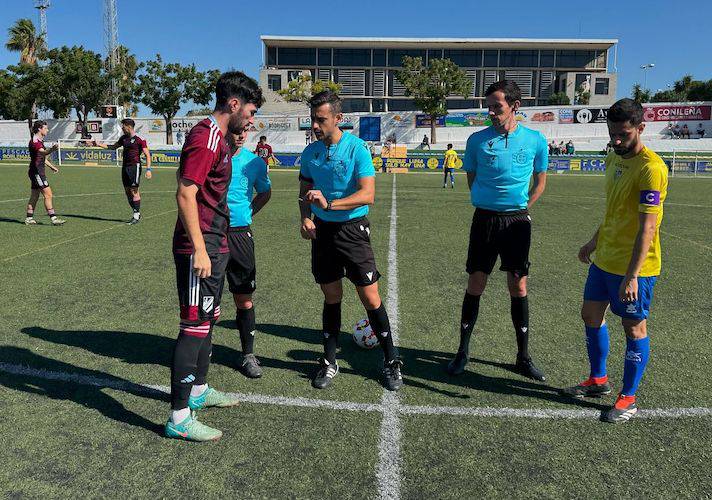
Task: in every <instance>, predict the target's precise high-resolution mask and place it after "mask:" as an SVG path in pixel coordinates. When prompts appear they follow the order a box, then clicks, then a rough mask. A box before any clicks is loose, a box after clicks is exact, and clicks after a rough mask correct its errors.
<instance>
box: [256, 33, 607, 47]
mask: <svg viewBox="0 0 712 500" xmlns="http://www.w3.org/2000/svg"><path fill="white" fill-rule="evenodd" d="M260 39H261V40H262V42H263V43H264V44H265V45H270V46H278V47H297V46H299V47H324V46H325V45H329V46H332V47H335V46H343V47H346V46H348V47H364V48H366V47H374V46H376V45H377V46H378V47H385V48H420V47H423V46H424V45H427V46H428V47H437V46H440V47H443V48H446V47H447V48H452V47H457V48H463V49H464V48H479V49H481V48H518V49H523V48H528V49H531V48H537V49H547V48H559V49H562V48H564V49H566V48H571V49H608V48H610V47H612V46H613V45H615V44H617V43H618V40H617V39H615V38H611V39H609V38H392V37H390V38H389V37H326V36H276V35H262V36H261V37H260Z"/></svg>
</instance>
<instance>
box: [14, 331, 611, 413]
mask: <svg viewBox="0 0 712 500" xmlns="http://www.w3.org/2000/svg"><path fill="white" fill-rule="evenodd" d="M218 326H220V327H222V328H227V329H230V330H232V331H234V332H235V335H237V330H236V329H235V322H234V320H223V321H220V322H219V323H218ZM257 330H258V332H260V333H263V334H266V335H271V336H275V337H281V338H285V339H290V340H294V341H297V342H302V343H306V344H310V345H311V346H312V348H310V349H292V350H289V351H288V352H287V358H288V359H276V358H269V357H265V356H262V355H261V354H260V352H259V342H260V340H259V335H260V333H258V343H257V352H256V354H257V357H258V358H259V360H260V363H261V364H262V366H263V367H264V368H265V369H280V370H287V371H291V372H294V373H297V374H298V375H299V376H300V377H302V378H305V379H306V378H310V377H312V376H313V375H314V373H315V371H316V370H317V364H316V359H317V358H318V357H319V356H321V355H322V352H323V351H322V348H321V339H322V332H321V330H316V329H313V328H302V327H298V326H292V325H279V324H271V323H261V324H258V325H257ZM22 332H23V333H25V334H27V335H28V336H30V337H33V338H37V339H41V340H43V341H46V342H51V343H56V344H62V345H67V346H72V347H77V348H80V349H84V350H87V351H89V352H92V353H94V354H97V355H100V356H105V357H111V358H116V359H120V360H122V361H124V362H126V363H130V364H147V365H160V366H165V367H170V365H171V359H172V353H173V346H174V344H175V340H174V339H172V338H168V337H163V336H160V335H151V334H147V333H129V332H121V331H110V330H106V331H91V330H84V331H82V330H51V329H46V328H42V327H36V326H35V327H27V328H23V329H22ZM349 336H350V335H349V334H346V333H343V332H342V335H341V336H340V339H339V345H340V350H339V359H342V360H344V361H346V363H342V364H341V366H340V368H341V371H342V373H347V374H351V375H357V376H361V377H365V378H367V379H370V380H374V381H377V382H378V383H380V381H381V378H382V376H383V375H382V367H383V354H382V351H381V349H380V348H378V347H377V348H375V349H373V350H370V351H368V350H363V349H361V348H359V347H358V346H356V344H354V343H353V342H352V341H351V339H350V338H349ZM265 342H268V340H265ZM399 351H400V355H401V357H402V359H403V361H404V367H403V375H404V381H405V384H406V385H407V386H410V387H416V388H419V389H423V390H427V391H431V392H436V393H438V394H442V395H444V396H447V397H451V398H454V399H459V400H463V399H469V398H470V397H471V396H470V395H469V394H466V393H463V392H462V391H461V390H460V389H468V390H471V389H474V390H476V391H482V392H489V393H494V394H502V395H506V396H519V397H528V398H535V399H541V400H544V401H551V402H555V403H559V404H565V405H573V406H578V407H584V408H595V409H604V405H601V404H598V403H595V402H590V401H585V400H584V401H581V400H576V399H571V398H568V397H565V396H562V395H561V394H559V388H556V387H552V386H550V385H547V384H542V383H538V382H534V381H530V380H528V379H524V378H522V377H521V376H519V375H516V374H514V365H511V364H506V363H497V362H494V361H487V360H482V359H472V360H471V362H470V364H469V365H468V369H467V371H466V372H465V373H464V374H462V375H460V376H458V377H451V376H450V375H448V374H447V373H446V372H445V365H446V364H447V362H448V361H449V360H450V359H451V357H452V353H449V352H442V351H431V350H422V349H413V348H408V347H401V348H399ZM241 357H242V356H241V353H240V351H238V350H236V349H233V348H231V347H227V346H224V345H220V344H216V343H213V355H212V361H211V362H212V363H214V364H219V365H223V366H226V367H229V368H233V369H235V370H237V371H239V368H240V367H239V363H240V360H241ZM346 364H348V366H346ZM477 364H483V365H491V366H494V367H497V368H500V369H502V370H504V371H507V372H511V373H512V374H513V377H508V376H507V377H495V376H489V375H483V374H480V373H477V372H476V366H477ZM67 367H68V370H69V371H75V369H74V367H73V366H71V365H67Z"/></svg>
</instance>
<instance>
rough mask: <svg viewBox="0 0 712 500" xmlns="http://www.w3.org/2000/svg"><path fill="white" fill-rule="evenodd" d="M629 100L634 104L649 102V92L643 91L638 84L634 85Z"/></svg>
mask: <svg viewBox="0 0 712 500" xmlns="http://www.w3.org/2000/svg"><path fill="white" fill-rule="evenodd" d="M631 98H632V99H633V100H634V101H635V102H639V103H644V102H650V90H647V89H646V90H643V89H642V88H641V86H640V84H639V83H636V84H635V85H633V92H632V94H631Z"/></svg>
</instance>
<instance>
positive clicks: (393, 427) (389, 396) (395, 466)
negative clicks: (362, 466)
mask: <svg viewBox="0 0 712 500" xmlns="http://www.w3.org/2000/svg"><path fill="white" fill-rule="evenodd" d="M396 178H397V177H396V176H393V189H392V191H391V216H390V219H391V223H390V232H389V237H388V243H389V244H388V299H387V303H386V305H387V307H386V309H387V310H388V317H389V318H388V319H389V322H390V324H391V335H392V338H393V343H394V344H395V345H398V329H399V318H398V250H397V244H398V240H397V218H398V207H397V204H396ZM381 407H382V412H383V419H382V420H381V432H380V436H379V438H378V465H377V467H376V481H377V483H378V498H380V499H384V500H385V499H388V500H399V499H400V483H401V425H400V419H399V413H400V398H399V397H398V393H397V392H391V391H389V390H388V389H384V390H383V397H382V398H381Z"/></svg>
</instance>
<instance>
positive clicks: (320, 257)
mask: <svg viewBox="0 0 712 500" xmlns="http://www.w3.org/2000/svg"><path fill="white" fill-rule="evenodd" d="M314 224H315V225H316V239H315V240H312V274H313V275H314V279H315V280H316V282H317V283H319V284H320V285H321V284H325V283H332V282H334V281H338V280H340V279H341V278H343V277H344V276H346V277H347V278H348V279H349V280H350V281H351V282H352V283H353V284H354V285H356V286H368V285H371V284H373V283H376V282H377V281H378V278H380V277H381V274H380V273H379V272H378V269H377V268H376V259H375V257H374V255H373V249H372V248H371V224H370V223H369V222H368V219H367V218H366V217H359V218H358V219H354V220H350V221H348V222H327V221H323V220H321V219H319V218H318V217H317V218H315V219H314Z"/></svg>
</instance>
